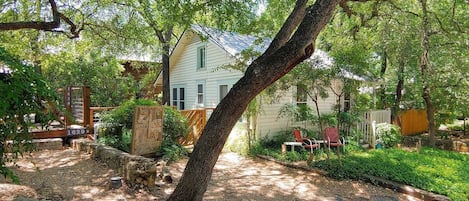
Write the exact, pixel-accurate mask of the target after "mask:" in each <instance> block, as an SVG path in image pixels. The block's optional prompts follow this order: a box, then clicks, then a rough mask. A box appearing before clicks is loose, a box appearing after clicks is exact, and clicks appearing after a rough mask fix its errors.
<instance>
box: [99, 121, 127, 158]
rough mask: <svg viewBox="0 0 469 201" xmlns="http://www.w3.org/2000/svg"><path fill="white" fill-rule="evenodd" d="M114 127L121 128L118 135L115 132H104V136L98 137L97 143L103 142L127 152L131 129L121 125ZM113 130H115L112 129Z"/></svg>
mask: <svg viewBox="0 0 469 201" xmlns="http://www.w3.org/2000/svg"><path fill="white" fill-rule="evenodd" d="M115 129H121V131H120V132H118V133H119V135H116V133H110V132H106V133H105V134H104V136H102V137H100V138H98V143H100V144H105V145H108V146H111V147H114V148H116V149H119V150H121V151H125V152H127V153H129V152H130V145H131V143H132V130H131V129H128V128H121V127H119V128H115ZM114 132H117V131H116V130H114Z"/></svg>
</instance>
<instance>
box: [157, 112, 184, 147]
mask: <svg viewBox="0 0 469 201" xmlns="http://www.w3.org/2000/svg"><path fill="white" fill-rule="evenodd" d="M187 132H188V125H187V119H186V118H185V117H184V116H182V114H181V112H179V111H178V110H176V109H174V108H172V107H169V106H164V120H163V141H171V142H173V143H176V142H177V140H179V138H181V137H185V135H186V134H187Z"/></svg>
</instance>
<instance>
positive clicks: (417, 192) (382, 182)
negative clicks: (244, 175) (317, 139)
mask: <svg viewBox="0 0 469 201" xmlns="http://www.w3.org/2000/svg"><path fill="white" fill-rule="evenodd" d="M256 156H257V157H258V158H261V159H264V160H269V161H273V162H275V163H278V164H281V165H284V166H286V167H290V168H296V169H301V170H306V171H311V172H314V173H317V174H320V175H323V176H327V177H328V175H327V171H325V170H320V169H318V168H311V167H308V166H304V165H296V164H292V163H288V162H284V161H279V160H277V159H275V158H274V157H271V156H265V155H256ZM364 177H365V179H364V180H363V181H366V182H368V183H371V184H375V185H379V186H381V187H384V188H389V189H392V190H394V191H396V192H399V193H403V194H406V195H410V196H412V197H415V198H418V199H422V200H425V201H430V200H431V201H450V200H451V199H450V198H448V197H446V196H444V195H439V194H436V193H432V192H428V191H424V190H422V189H418V188H415V187H412V186H409V185H405V184H401V183H397V182H394V181H390V180H387V179H383V178H379V177H375V176H371V175H364Z"/></svg>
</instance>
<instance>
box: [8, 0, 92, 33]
mask: <svg viewBox="0 0 469 201" xmlns="http://www.w3.org/2000/svg"><path fill="white" fill-rule="evenodd" d="M49 4H50V7H51V10H52V21H49V22H46V21H21V22H5V23H0V31H13V30H20V29H35V30H39V31H50V32H60V33H65V32H64V31H60V30H56V29H57V28H59V27H60V23H61V19H62V20H64V21H65V23H67V24H68V25H70V32H71V34H72V36H69V38H77V37H79V34H80V31H82V30H83V27H81V28H77V26H76V25H75V24H74V23H73V22H72V20H70V18H68V17H67V16H65V15H64V14H62V13H60V12H59V11H58V9H57V3H56V2H55V0H49Z"/></svg>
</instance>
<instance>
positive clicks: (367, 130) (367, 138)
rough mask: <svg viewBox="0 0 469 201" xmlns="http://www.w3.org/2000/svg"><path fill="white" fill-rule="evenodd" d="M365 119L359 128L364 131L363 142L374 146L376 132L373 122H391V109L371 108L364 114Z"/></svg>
mask: <svg viewBox="0 0 469 201" xmlns="http://www.w3.org/2000/svg"><path fill="white" fill-rule="evenodd" d="M362 119H363V121H362V122H361V123H359V124H358V130H359V131H360V132H361V133H363V142H365V143H368V144H370V146H371V147H374V144H375V132H374V126H373V122H374V123H375V124H379V123H391V110H371V111H368V112H365V114H363V118H362Z"/></svg>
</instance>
